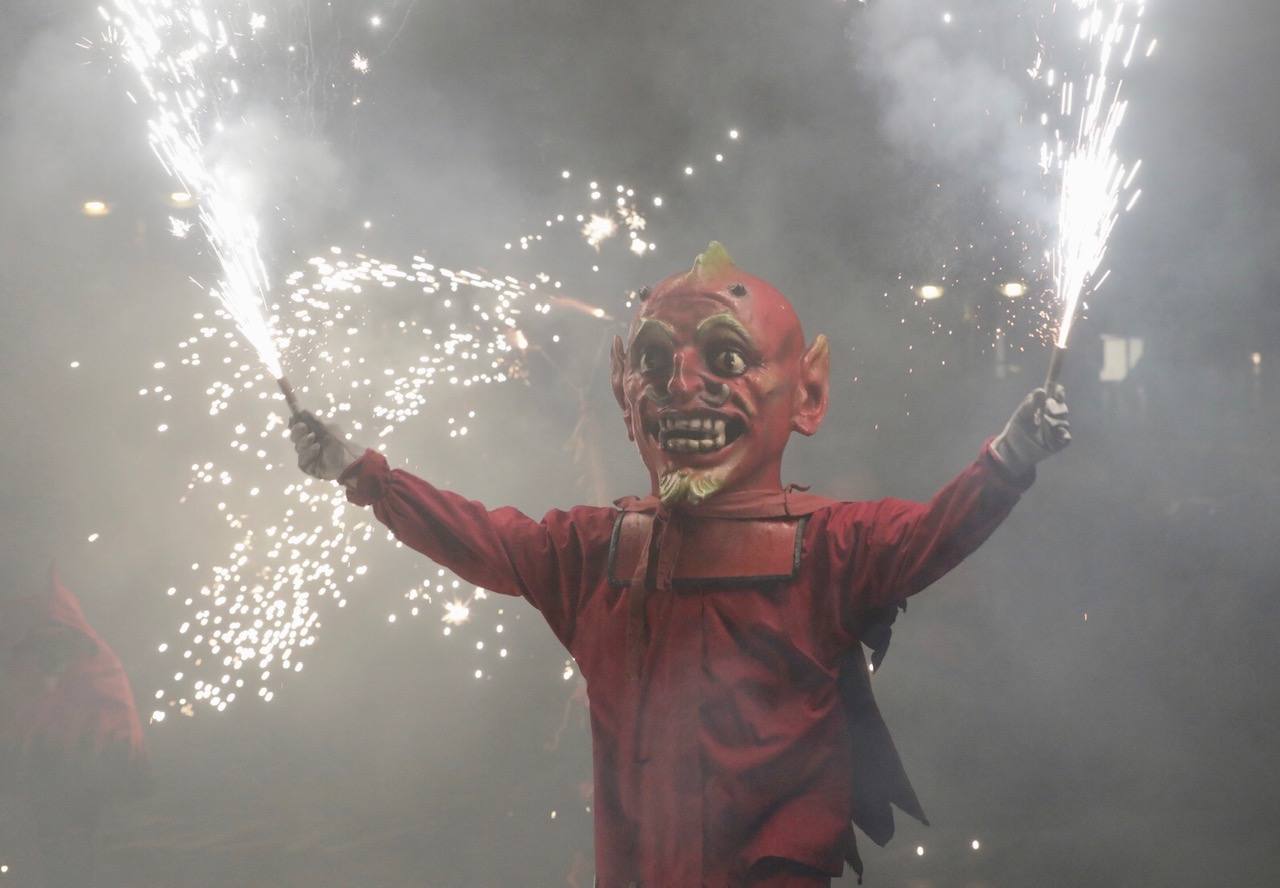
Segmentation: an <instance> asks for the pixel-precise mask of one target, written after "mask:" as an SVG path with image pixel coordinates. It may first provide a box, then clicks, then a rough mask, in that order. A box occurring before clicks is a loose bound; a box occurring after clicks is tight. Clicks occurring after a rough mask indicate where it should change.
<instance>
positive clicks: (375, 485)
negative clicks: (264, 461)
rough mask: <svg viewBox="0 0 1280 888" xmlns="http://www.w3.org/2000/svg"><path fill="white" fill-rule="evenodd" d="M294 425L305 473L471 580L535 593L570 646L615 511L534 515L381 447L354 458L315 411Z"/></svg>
mask: <svg viewBox="0 0 1280 888" xmlns="http://www.w3.org/2000/svg"><path fill="white" fill-rule="evenodd" d="M290 431H291V435H292V437H293V440H294V445H295V448H296V449H297V451H298V464H299V466H300V467H301V468H302V470H303V471H305V472H307V473H308V474H310V475H312V476H314V477H317V478H322V479H326V480H335V481H339V482H340V483H342V484H343V485H345V486H346V488H347V498H348V499H349V500H350V501H351V502H352V503H355V504H356V505H360V506H372V507H373V512H374V515H375V516H377V518H378V520H379V521H381V522H382V523H383V524H385V525H386V526H387V527H388V528H390V530H391V532H392V533H393V534H395V536H396V538H397V539H399V540H400V541H401V542H403V543H404V544H405V545H407V546H410V547H411V548H413V549H416V550H418V551H419V552H421V553H423V554H424V555H426V556H427V557H428V558H430V559H431V560H432V561H435V562H436V563H437V564H440V565H442V566H444V567H447V568H448V569H450V570H452V571H453V572H454V573H456V574H457V575H458V576H460V577H462V578H463V579H464V580H466V581H467V582H469V583H474V584H475V585H477V586H480V587H482V588H484V589H488V590H490V591H492V592H497V593H500V594H503V595H519V596H522V597H524V598H528V599H529V600H530V601H531V602H532V603H533V604H534V606H535V607H537V608H538V609H539V610H540V611H542V613H543V616H544V617H545V618H546V620H547V622H548V623H549V624H550V625H551V628H552V630H553V631H555V633H556V635H557V637H559V638H560V640H561V642H562V643H564V644H565V646H566V647H567V646H568V645H569V642H570V639H571V637H572V634H573V629H574V620H575V617H576V612H577V607H578V600H579V597H580V592H581V590H582V588H583V585H584V583H589V582H590V581H591V580H590V578H589V577H587V576H586V574H587V573H589V572H592V571H594V570H595V569H596V564H597V562H599V565H603V563H604V560H605V557H606V550H607V545H608V539H609V532H610V530H611V528H612V518H611V513H612V510H610V509H589V508H583V509H575V510H573V511H572V512H561V511H552V512H548V513H547V515H546V516H545V517H544V518H543V519H542V520H541V521H535V520H533V519H532V518H530V517H528V516H527V515H524V514H523V513H521V512H520V511H518V510H517V509H513V508H499V509H488V508H486V507H485V506H484V505H482V504H481V503H478V502H475V501H474V500H469V499H466V498H465V497H462V496H459V495H458V494H455V493H450V492H449V491H445V490H440V489H438V488H436V487H434V486H433V485H431V484H429V483H427V482H426V481H424V480H422V479H421V478H418V477H416V476H414V475H412V474H410V473H409V472H406V471H403V470H401V469H392V468H390V466H388V465H387V461H386V459H385V458H384V457H383V456H382V454H380V453H377V452H376V451H373V450H366V451H364V452H363V453H362V454H361V455H358V456H353V454H354V453H355V452H356V450H355V448H354V447H351V446H350V445H349V444H346V443H345V442H344V440H343V436H342V435H341V434H340V433H339V432H338V431H337V430H336V429H334V428H333V427H330V426H326V425H324V424H323V423H321V422H319V420H317V419H315V417H313V416H311V415H310V414H304V415H302V416H301V417H300V421H299V422H296V423H294V425H293V426H292V428H291V430H290Z"/></svg>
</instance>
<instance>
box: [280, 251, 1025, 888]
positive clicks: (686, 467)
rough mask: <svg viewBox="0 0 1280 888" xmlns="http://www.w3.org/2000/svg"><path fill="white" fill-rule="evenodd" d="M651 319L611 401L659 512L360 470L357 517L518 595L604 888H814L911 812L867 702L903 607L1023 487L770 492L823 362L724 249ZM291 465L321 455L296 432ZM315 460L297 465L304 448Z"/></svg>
mask: <svg viewBox="0 0 1280 888" xmlns="http://www.w3.org/2000/svg"><path fill="white" fill-rule="evenodd" d="M641 298H642V300H643V301H644V305H643V307H642V308H641V311H640V314H639V316H638V317H637V319H636V321H635V323H633V325H632V330H631V333H630V336H629V343H628V344H627V346H626V347H624V345H623V343H622V342H621V340H618V341H617V342H615V347H614V368H613V384H614V391H615V394H616V395H617V398H618V401H619V404H620V405H621V406H622V408H623V415H624V420H625V422H626V425H627V431H628V434H629V435H630V436H631V438H632V439H633V440H635V441H636V443H637V445H638V446H639V448H640V451H641V455H642V458H643V459H644V461H645V465H646V466H647V467H648V468H649V471H650V476H651V482H652V488H651V489H652V494H651V496H649V497H647V498H644V499H636V498H630V499H624V500H619V501H618V503H617V504H616V508H589V507H578V508H575V509H572V510H570V511H568V512H563V511H552V512H549V513H547V515H546V516H545V517H544V518H543V519H542V520H541V521H534V520H532V519H530V518H528V517H526V516H525V515H523V514H521V513H520V512H518V511H516V510H515V509H511V508H501V509H496V510H492V511H491V510H489V509H487V508H486V507H484V506H483V505H481V504H479V503H476V502H472V501H469V500H466V499H464V498H462V497H460V496H457V495H456V494H452V493H448V492H446V491H442V490H438V489H436V488H435V487H433V486H431V485H430V484H428V483H427V482H425V481H422V480H421V479H419V478H416V477H414V476H413V475H410V474H408V473H406V472H403V471H400V470H391V469H390V468H389V467H388V465H387V462H386V460H385V459H384V458H383V457H382V456H381V455H379V454H378V453H376V452H374V451H367V452H366V453H365V454H364V456H363V457H361V458H360V459H359V460H358V461H356V462H355V463H353V464H352V465H350V466H349V467H348V468H347V469H346V471H345V472H344V473H343V474H342V477H341V479H340V480H341V481H343V483H345V484H346V485H347V488H348V496H349V497H350V499H351V501H352V502H354V503H357V504H360V505H372V506H373V508H374V512H375V514H376V515H377V517H378V519H379V520H380V521H382V522H383V523H384V524H386V525H387V526H388V527H390V528H391V530H392V531H393V532H394V533H395V535H396V536H397V537H398V538H399V539H400V540H402V541H403V542H404V543H406V544H407V545H409V546H412V547H413V548H415V549H417V550H419V551H420V552H423V553H424V554H426V555H427V556H428V557H430V558H431V559H432V560H434V561H437V562H439V563H440V564H442V565H444V566H446V567H448V568H449V569H451V570H453V571H454V572H456V573H457V574H458V575H459V576H461V577H463V578H465V579H466V580H467V581H469V582H472V583H475V584H476V585H478V586H482V587H484V588H486V589H490V590H492V591H494V592H499V593H502V594H506V595H518V596H522V597H524V598H527V599H528V600H529V601H530V602H531V603H532V604H533V605H534V606H535V607H537V608H538V610H540V611H541V612H542V615H543V616H544V618H545V619H546V621H547V623H548V624H549V625H550V627H551V629H552V631H553V632H555V634H556V636H557V637H558V638H559V639H560V641H561V643H562V644H564V646H565V648H567V649H568V651H569V652H570V654H572V655H573V657H574V659H575V660H576V661H577V663H578V667H579V669H580V670H581V672H582V674H583V676H584V677H585V679H586V682H587V691H588V696H589V700H590V711H591V729H592V738H593V749H594V759H595V825H596V828H595V843H596V871H597V880H598V884H599V885H600V886H604V888H622V886H628V885H633V884H638V885H643V886H649V888H656V886H662V888H667V886H682V888H683V886H695V885H705V886H715V888H730V886H734V888H736V886H745V885H753V886H765V885H768V886H789V885H795V886H798V885H812V886H817V885H826V884H828V882H829V879H830V877H832V876H837V875H839V874H840V872H841V871H842V869H843V865H844V861H845V860H846V859H848V860H849V861H850V862H852V863H854V865H855V867H858V866H859V863H858V861H857V855H856V851H855V850H854V848H853V843H852V835H853V833H852V829H851V827H850V821H851V820H853V821H854V822H856V823H857V824H858V825H859V826H860V827H862V828H863V830H864V831H865V832H867V834H868V835H870V836H871V838H873V839H874V840H876V841H877V842H880V843H883V842H884V841H887V840H888V838H889V837H890V836H891V835H892V832H893V815H892V813H891V811H890V807H889V805H890V803H893V804H896V805H897V806H898V807H900V808H902V809H903V810H904V811H906V812H908V813H911V814H913V815H915V816H917V817H920V818H921V819H923V812H922V811H921V810H920V806H919V803H918V802H917V801H916V798H915V794H914V792H913V791H912V790H911V786H910V784H909V782H908V781H907V779H906V775H905V773H904V772H903V770H902V766H901V763H900V762H899V760H898V757H897V754H896V752H895V751H894V749H893V745H892V742H891V741H890V740H889V737H888V733H887V730H886V729H885V727H884V723H883V721H882V720H881V719H880V716H879V712H878V710H877V709H876V707H875V703H874V701H873V699H872V698H871V694H870V684H869V678H868V670H867V666H866V662H865V660H864V659H863V654H862V648H861V646H860V644H859V642H860V641H864V642H866V643H868V644H869V645H870V646H871V647H873V648H879V650H880V652H881V653H882V652H883V646H884V644H885V643H887V637H886V636H887V632H886V629H887V624H888V623H889V622H891V621H892V616H893V615H894V614H895V613H896V610H897V608H898V607H899V606H901V605H902V604H903V603H904V602H905V600H906V598H907V597H908V596H909V595H912V594H914V593H916V592H918V591H920V590H921V589H923V588H924V587H925V586H927V585H928V584H929V583H931V582H933V581H934V580H936V579H937V578H938V577H940V576H942V575H943V574H944V573H946V572H947V571H948V570H950V569H951V568H952V567H954V566H955V565H956V564H958V563H959V562H960V561H961V560H962V559H963V558H964V557H965V556H967V555H968V554H969V553H970V552H972V551H973V550H974V549H976V548H977V547H978V546H979V545H980V544H981V543H982V542H983V540H985V539H986V538H987V536H988V535H989V534H990V533H991V532H992V531H993V530H994V529H995V528H996V526H997V525H998V524H999V523H1000V522H1001V521H1002V520H1003V519H1004V518H1005V516H1006V515H1007V514H1008V513H1009V510H1010V509H1011V508H1012V507H1013V505H1014V503H1015V502H1016V501H1017V500H1018V497H1019V495H1020V493H1021V492H1022V491H1023V490H1024V489H1025V488H1026V486H1027V485H1029V484H1030V482H1031V479H1032V477H1033V474H1032V473H1030V472H1028V473H1027V474H1026V475H1025V476H1024V477H1021V478H1014V477H1012V476H1011V475H1010V474H1009V472H1008V471H1007V470H1006V469H1005V468H1004V466H1003V464H1002V463H1001V462H999V461H998V460H997V458H996V457H995V456H993V454H992V452H991V450H990V448H989V447H984V448H983V451H982V453H981V454H980V455H979V457H978V459H977V460H976V461H975V462H974V463H973V464H972V465H970V466H969V467H968V468H967V469H966V470H965V471H963V472H962V473H961V474H960V475H959V476H957V477H956V478H955V479H954V480H953V481H952V482H951V483H949V484H948V485H947V486H946V487H944V488H943V489H942V490H941V491H940V492H939V493H938V494H937V495H936V496H935V497H934V498H933V500H932V501H931V502H929V503H928V504H917V503H911V502H905V501H902V500H893V499H887V500H881V501H879V502H855V503H843V502H833V501H831V500H827V499H824V498H821V497H817V496H813V495H810V494H807V493H804V492H800V491H797V490H795V489H793V488H785V489H784V488H783V487H782V485H781V481H780V463H781V455H782V449H783V447H784V446H785V443H786V441H787V438H788V437H789V436H790V433H791V432H792V431H799V432H801V433H802V434H812V433H813V432H814V431H816V430H817V428H818V425H819V424H820V423H821V420H822V417H823V414H824V413H825V410H826V404H827V376H828V372H827V345H826V341H825V339H824V338H823V337H818V338H817V339H816V340H815V341H814V342H813V343H812V344H811V345H809V346H807V347H806V345H805V341H804V337H803V334H802V333H801V331H800V326H799V321H798V320H797V319H796V317H795V314H794V311H793V310H792V308H791V306H790V304H789V303H788V302H787V301H786V299H785V298H784V297H783V296H782V295H781V294H780V293H778V292H777V291H776V290H774V289H773V288H772V287H771V286H770V285H769V284H768V283H766V282H764V281H761V280H759V279H758V278H753V277H751V276H749V275H746V274H744V273H743V272H741V271H740V270H739V269H737V268H736V267H735V266H733V264H732V262H731V261H730V260H729V259H728V256H727V254H724V252H723V248H720V247H719V246H718V245H713V246H712V248H711V249H710V250H708V252H707V253H705V254H704V255H703V256H701V257H699V260H698V262H697V263H696V264H695V266H694V269H693V270H692V271H690V272H689V273H687V274H681V275H676V276H673V277H672V278H669V279H668V280H667V281H664V282H663V283H662V284H660V285H659V286H658V287H657V288H656V289H655V291H654V292H653V293H652V294H647V293H645V294H642V295H641ZM296 435H297V436H298V439H299V440H300V442H301V443H300V448H301V449H300V452H301V453H302V454H303V465H304V468H305V467H307V466H308V465H312V466H315V465H318V464H319V463H318V462H317V460H318V459H319V456H317V454H323V453H325V452H328V453H331V454H333V455H335V456H340V451H339V450H332V449H331V450H330V451H323V450H321V449H319V447H318V445H316V444H315V443H314V441H315V436H314V435H313V434H312V433H310V432H308V427H306V426H303V427H299V428H298V429H297V430H296ZM308 448H310V449H308Z"/></svg>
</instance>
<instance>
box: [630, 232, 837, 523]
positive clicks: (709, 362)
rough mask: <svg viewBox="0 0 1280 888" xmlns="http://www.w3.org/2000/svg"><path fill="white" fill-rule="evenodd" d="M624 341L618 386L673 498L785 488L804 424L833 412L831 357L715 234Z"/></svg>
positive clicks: (653, 477)
mask: <svg viewBox="0 0 1280 888" xmlns="http://www.w3.org/2000/svg"><path fill="white" fill-rule="evenodd" d="M642 299H643V301H642V304H641V306H640V310H639V312H638V314H637V315H636V317H635V319H634V320H633V321H632V323H631V327H630V329H629V331H628V334H627V342H626V343H625V344H624V343H623V341H622V339H621V337H617V338H615V339H614V343H613V374H612V378H613V392H614V396H615V397H616V398H617V399H618V404H619V406H620V407H621V408H622V415H623V420H624V421H625V423H626V426H627V435H628V437H630V438H631V440H633V441H635V442H636V445H637V446H638V447H639V449H640V456H641V458H642V459H643V460H644V464H645V467H646V468H647V469H648V470H649V477H650V484H651V492H652V493H653V494H654V495H656V496H659V497H660V498H661V500H662V502H663V504H664V505H666V506H677V505H681V504H688V505H697V504H698V503H700V502H702V501H703V500H705V499H707V498H708V497H711V496H714V495H715V494H717V493H722V492H727V491H734V492H740V491H747V490H759V491H776V490H779V489H781V486H782V480H781V473H782V451H783V449H784V448H785V447H786V444H787V439H788V438H790V436H791V433H792V432H793V431H796V432H800V433H801V434H803V435H812V434H813V433H814V432H816V431H817V430H818V426H819V425H821V423H822V418H823V416H824V415H825V414H826V411H827V391H828V372H829V354H828V348H827V340H826V337H824V336H818V337H817V338H815V339H814V341H813V343H812V344H811V345H809V346H807V347H806V345H805V339H804V332H803V330H801V328H800V319H799V318H798V317H797V316H796V313H795V309H793V308H792V307H791V303H790V302H788V301H787V298H786V297H785V296H783V295H782V294H781V293H779V292H778V291H777V290H776V289H775V288H774V287H773V286H772V285H771V284H769V283H767V282H766V281H763V280H760V279H759V278H756V277H752V276H751V275H748V274H746V273H744V272H743V271H741V270H740V269H738V268H737V266H735V265H734V264H733V260H732V259H730V258H729V254H728V253H727V252H726V251H725V249H724V247H722V246H721V245H720V244H718V243H714V242H713V243H712V244H711V245H710V246H709V247H708V248H707V250H706V252H705V253H703V254H702V255H701V256H699V257H698V258H697V260H696V261H695V262H694V264H693V268H692V269H690V270H689V271H688V272H684V273H681V274H676V275H672V276H671V277H669V278H667V279H666V280H664V281H662V283H660V284H658V285H657V286H656V287H655V288H653V290H652V291H651V292H650V293H648V294H647V295H643V296H642Z"/></svg>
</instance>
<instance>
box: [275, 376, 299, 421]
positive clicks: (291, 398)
mask: <svg viewBox="0 0 1280 888" xmlns="http://www.w3.org/2000/svg"><path fill="white" fill-rule="evenodd" d="M276 385H278V386H280V393H281V394H282V395H284V402H285V403H286V404H288V405H289V414H290V415H291V416H292V417H293V418H294V419H301V418H302V406H301V405H300V404H299V403H298V393H297V392H296V391H294V389H293V383H291V382H289V380H288V379H287V378H286V377H284V376H278V377H276Z"/></svg>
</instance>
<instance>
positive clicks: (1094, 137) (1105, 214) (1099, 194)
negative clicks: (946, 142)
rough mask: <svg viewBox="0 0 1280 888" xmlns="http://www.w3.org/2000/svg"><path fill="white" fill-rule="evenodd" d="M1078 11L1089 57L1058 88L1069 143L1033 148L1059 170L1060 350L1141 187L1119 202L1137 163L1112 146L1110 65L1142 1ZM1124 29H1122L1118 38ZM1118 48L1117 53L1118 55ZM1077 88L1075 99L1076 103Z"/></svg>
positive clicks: (1114, 90)
mask: <svg viewBox="0 0 1280 888" xmlns="http://www.w3.org/2000/svg"><path fill="white" fill-rule="evenodd" d="M1072 3H1073V5H1074V7H1075V9H1076V10H1077V11H1078V12H1079V13H1080V17H1081V21H1080V28H1079V31H1078V34H1079V37H1080V39H1081V40H1082V41H1083V42H1084V43H1085V45H1086V48H1087V49H1088V50H1089V51H1090V52H1091V53H1092V63H1091V65H1090V69H1089V70H1088V71H1087V72H1086V76H1085V79H1084V80H1083V83H1084V88H1083V89H1080V90H1077V87H1076V81H1074V80H1071V79H1069V78H1064V80H1063V82H1062V84H1061V86H1060V88H1059V96H1060V109H1061V116H1062V117H1063V118H1065V120H1064V126H1063V129H1064V130H1067V131H1069V132H1074V137H1073V140H1072V141H1071V142H1070V144H1069V145H1065V146H1064V145H1062V143H1060V142H1059V143H1057V145H1055V146H1054V147H1052V148H1051V147H1049V146H1048V145H1046V146H1045V148H1042V150H1041V166H1042V169H1045V170H1046V171H1047V172H1057V173H1059V174H1060V176H1061V179H1060V188H1059V203H1058V238H1057V242H1056V244H1055V245H1054V247H1053V249H1052V253H1051V267H1052V274H1053V279H1054V286H1055V291H1056V294H1057V299H1058V302H1059V304H1060V306H1061V314H1060V319H1059V324H1058V333H1057V337H1056V343H1057V345H1058V347H1060V348H1065V347H1066V345H1067V340H1068V338H1069V337H1070V335H1071V327H1072V324H1073V322H1074V321H1075V318H1076V315H1077V314H1078V309H1079V306H1080V304H1081V300H1082V299H1084V298H1086V297H1087V296H1088V295H1089V294H1090V293H1092V292H1094V291H1095V290H1097V288H1098V287H1099V286H1100V285H1101V283H1102V281H1103V280H1104V279H1105V277H1106V275H1105V273H1103V274H1101V275H1100V274H1099V268H1100V267H1101V265H1102V262H1103V260H1104V259H1105V258H1106V254H1107V244H1108V241H1109V240H1110V238H1111V232H1112V230H1113V229H1114V228H1115V225H1116V220H1117V218H1118V217H1119V215H1120V213H1121V212H1123V211H1127V210H1129V209H1132V208H1133V206H1134V204H1135V203H1136V202H1137V199H1138V195H1139V194H1140V193H1141V191H1135V192H1133V193H1132V194H1131V195H1130V197H1129V198H1128V201H1127V203H1126V204H1125V205H1124V207H1123V210H1122V208H1121V198H1122V196H1123V193H1124V191H1125V190H1126V189H1128V188H1129V187H1130V186H1132V185H1133V183H1134V180H1135V178H1136V175H1137V170H1138V166H1139V164H1140V162H1139V163H1137V164H1133V165H1132V166H1128V165H1126V164H1125V163H1124V162H1123V161H1122V160H1121V159H1120V156H1119V153H1118V151H1117V149H1116V134H1117V132H1118V130H1119V128H1120V125H1121V123H1123V121H1124V116H1125V111H1126V109H1127V107H1128V101H1127V100H1126V99H1124V98H1122V95H1121V81H1120V80H1119V79H1118V76H1117V73H1116V72H1117V68H1123V67H1125V66H1127V64H1128V62H1129V60H1130V58H1131V57H1132V53H1131V52H1125V50H1126V48H1127V47H1129V46H1131V45H1132V44H1133V43H1134V42H1135V41H1136V39H1137V35H1138V24H1137V21H1138V19H1140V18H1141V17H1142V14H1143V12H1144V6H1145V2H1144V0H1137V2H1125V0H1072ZM1126 35H1129V37H1128V40H1126ZM1122 53H1124V54H1123V56H1122V55H1121V54H1122ZM1077 93H1079V94H1080V95H1082V100H1081V101H1080V102H1079V103H1078V104H1077V102H1076V98H1077Z"/></svg>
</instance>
